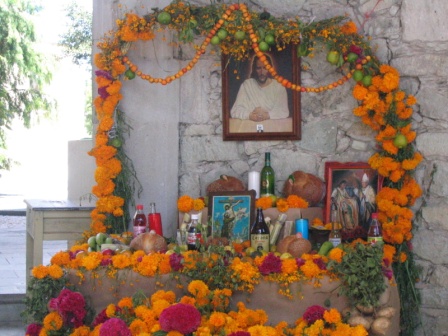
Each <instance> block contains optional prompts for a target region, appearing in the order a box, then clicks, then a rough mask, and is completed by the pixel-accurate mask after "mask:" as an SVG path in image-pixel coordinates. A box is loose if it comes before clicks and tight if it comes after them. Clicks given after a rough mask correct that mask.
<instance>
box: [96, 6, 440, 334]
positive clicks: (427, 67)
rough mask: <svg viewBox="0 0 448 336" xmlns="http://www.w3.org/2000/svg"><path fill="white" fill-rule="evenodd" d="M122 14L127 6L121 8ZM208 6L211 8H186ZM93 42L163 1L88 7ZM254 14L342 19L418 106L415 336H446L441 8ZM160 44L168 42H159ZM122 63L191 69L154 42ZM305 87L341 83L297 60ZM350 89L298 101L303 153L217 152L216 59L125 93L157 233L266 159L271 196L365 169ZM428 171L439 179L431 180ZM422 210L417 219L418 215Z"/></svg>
mask: <svg viewBox="0 0 448 336" xmlns="http://www.w3.org/2000/svg"><path fill="white" fill-rule="evenodd" d="M119 3H121V4H123V5H124V6H123V7H119V6H118V4H119ZM191 3H192V4H199V5H209V4H210V2H209V1H208V0H202V1H191ZM94 4H95V10H94V15H95V16H94V24H95V36H96V38H99V37H100V36H102V34H103V33H104V32H106V31H107V30H109V29H111V28H112V27H113V20H114V19H115V18H117V17H120V14H122V13H123V12H124V11H125V10H131V9H133V10H135V11H136V12H137V13H139V14H142V13H145V10H148V11H149V10H150V9H149V8H147V7H157V6H158V7H164V5H167V4H168V2H167V1H159V2H158V1H151V4H150V5H147V6H146V7H145V5H144V4H142V3H141V2H137V1H130V0H129V1H124V0H123V1H120V2H119V1H114V2H110V1H108V0H103V1H94ZM250 6H251V8H252V9H254V10H259V11H261V10H263V9H266V10H267V11H269V12H271V13H272V14H273V15H276V16H283V17H290V18H293V17H295V16H299V17H300V18H301V20H302V21H305V22H306V21H311V20H313V19H316V20H321V19H324V18H330V17H334V16H337V15H345V14H348V15H349V16H350V17H351V18H352V19H353V20H354V21H355V22H356V23H357V25H358V27H360V29H364V33H365V34H366V35H368V36H369V37H370V38H371V44H372V46H374V47H375V50H376V54H377V56H378V57H379V59H380V60H381V61H382V62H383V63H387V64H391V65H393V66H394V67H396V68H397V69H398V70H399V71H400V73H401V75H402V78H401V87H402V88H403V89H404V90H406V91H407V92H408V93H410V94H414V95H416V97H417V99H418V101H419V105H418V106H417V107H416V109H415V115H414V127H415V128H416V130H417V132H418V138H417V149H418V150H419V151H420V152H421V153H422V154H423V155H424V157H425V161H424V163H423V164H422V165H420V166H419V168H418V169H417V171H416V177H417V180H418V181H419V183H420V184H421V185H422V186H423V188H424V190H425V191H426V192H425V195H424V197H422V198H421V199H420V200H419V202H417V204H416V206H415V209H414V210H415V211H416V212H417V211H418V210H422V211H421V216H420V217H418V218H417V220H416V222H415V227H416V231H415V238H414V241H413V244H414V247H415V253H416V257H417V260H418V263H419V264H420V265H421V266H422V267H423V273H422V281H421V283H420V284H419V290H420V292H421V294H422V298H423V303H422V318H423V323H424V327H423V328H422V329H421V330H420V331H419V334H421V335H423V334H424V333H423V330H425V334H426V335H447V332H446V330H448V320H447V319H446V316H448V304H447V302H448V280H447V279H448V267H447V260H448V244H446V242H447V239H448V226H447V224H446V220H445V216H446V211H447V209H448V205H447V200H448V186H447V183H446V173H447V172H448V150H447V149H446V148H447V147H446V143H447V142H448V131H447V130H448V122H447V120H446V119H447V118H446V115H447V106H448V93H447V92H448V91H447V86H448V85H447V80H446V78H447V71H448V70H447V69H448V66H447V62H448V36H447V29H446V25H447V24H446V17H447V14H448V2H446V0H425V1H423V0H422V1H416V0H362V1H361V0H283V1H270V0H254V1H251V2H250ZM164 36H165V37H166V38H167V40H170V38H171V35H170V34H168V33H164ZM134 48H135V49H133V50H131V52H130V55H131V57H132V59H133V60H134V62H136V63H137V64H138V65H139V66H140V67H141V68H142V69H143V70H144V71H145V72H146V71H148V72H151V74H153V75H163V76H165V75H166V74H168V73H170V72H172V71H177V69H178V68H179V67H182V65H183V64H185V63H187V62H188V60H189V59H191V55H192V53H191V48H190V47H188V46H185V47H182V49H181V51H182V54H180V52H179V49H172V48H171V47H169V46H168V45H167V44H166V42H165V41H161V40H160V38H158V40H156V41H154V42H149V43H147V44H143V43H137V44H136V46H135V47H134ZM303 62H304V63H303V65H305V66H306V67H307V69H308V70H304V71H303V72H302V84H303V85H305V86H320V85H324V84H326V83H330V82H333V81H334V80H335V79H337V78H339V77H340V74H339V73H336V72H335V69H334V67H332V66H330V65H329V64H328V63H327V62H325V56H324V55H323V54H318V55H317V56H316V57H315V58H313V59H309V58H306V59H304V60H303ZM351 89H352V87H351V84H347V85H344V86H342V87H339V88H337V89H336V90H333V91H329V92H325V93H321V94H303V95H302V111H301V113H302V120H303V122H302V140H301V141H261V142H256V141H244V142H242V141H240V142H238V141H229V142H223V141H222V123H221V119H222V117H221V69H220V59H219V56H218V55H215V56H213V55H211V54H210V53H207V54H206V55H204V57H203V58H201V60H200V61H199V62H198V64H197V66H196V67H195V68H194V69H193V70H192V71H191V72H189V73H188V74H187V75H186V76H184V77H182V79H181V80H180V81H175V82H174V83H172V84H170V85H167V86H166V87H162V86H160V85H150V84H147V83H144V82H142V81H141V80H140V79H137V80H134V81H132V82H129V83H125V85H124V91H123V93H124V96H125V99H124V101H123V104H122V108H123V110H124V111H125V112H126V113H127V114H128V115H129V116H130V117H131V118H132V121H133V126H134V131H133V133H132V135H131V138H130V139H129V141H128V145H127V150H128V153H129V155H130V157H131V158H132V159H133V161H134V164H135V166H136V169H137V173H138V174H139V179H140V181H141V182H142V183H143V187H144V193H143V194H142V197H141V201H142V202H143V203H144V204H149V202H151V201H155V202H156V203H157V206H158V208H159V209H160V210H161V211H162V216H163V219H164V229H165V230H166V232H173V230H174V226H175V224H176V221H175V211H176V200H177V197H178V196H180V195H183V194H189V195H191V196H193V197H197V196H200V195H204V193H205V189H206V187H207V185H208V184H209V183H210V182H211V181H213V180H215V179H217V178H218V177H219V175H220V174H228V175H232V176H236V177H239V178H240V179H242V180H243V181H247V174H248V172H249V171H250V170H261V167H262V165H263V153H264V152H265V151H270V152H271V161H272V165H273V167H274V169H275V170H276V177H277V183H276V188H277V192H278V193H279V194H280V193H281V191H282V189H283V184H284V181H285V179H286V178H287V177H288V175H289V174H290V173H291V172H293V171H295V170H303V171H306V172H309V173H313V174H315V175H317V176H319V177H321V178H322V179H323V178H324V165H325V162H327V161H343V162H349V161H367V159H368V158H369V157H370V155H371V154H372V153H373V152H374V148H375V142H374V140H373V133H372V131H371V130H370V129H369V128H367V127H365V126H364V125H363V124H362V123H361V122H360V121H359V119H357V118H356V117H354V116H353V115H352V109H353V107H354V106H356V102H355V101H354V99H353V98H352V96H351ZM436 166H437V171H435V170H433V168H434V167H436ZM423 204H424V205H425V206H424V207H422V205H423Z"/></svg>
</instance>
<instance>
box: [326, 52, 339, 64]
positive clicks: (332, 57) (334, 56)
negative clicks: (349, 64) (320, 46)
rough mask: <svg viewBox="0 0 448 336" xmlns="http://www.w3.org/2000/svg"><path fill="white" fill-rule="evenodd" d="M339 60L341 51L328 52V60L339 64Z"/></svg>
mask: <svg viewBox="0 0 448 336" xmlns="http://www.w3.org/2000/svg"><path fill="white" fill-rule="evenodd" d="M338 61H339V52H337V51H335V50H332V51H330V52H328V54H327V62H328V63H330V64H333V65H336V64H338Z"/></svg>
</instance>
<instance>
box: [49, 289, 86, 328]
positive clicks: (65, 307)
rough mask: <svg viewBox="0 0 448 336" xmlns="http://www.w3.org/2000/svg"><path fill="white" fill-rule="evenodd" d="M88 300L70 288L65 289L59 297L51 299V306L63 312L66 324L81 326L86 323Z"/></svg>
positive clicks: (60, 312)
mask: <svg viewBox="0 0 448 336" xmlns="http://www.w3.org/2000/svg"><path fill="white" fill-rule="evenodd" d="M85 305H86V301H85V300H84V296H82V294H81V293H79V292H72V291H71V290H70V289H63V290H62V291H61V292H60V293H59V296H58V297H57V298H54V299H51V300H50V302H49V308H50V309H52V310H56V311H57V312H59V314H61V316H62V318H63V320H64V324H68V325H69V326H74V327H75V328H77V327H80V326H82V325H83V324H84V318H85V317H86V314H87V312H86V310H85V308H84V307H85Z"/></svg>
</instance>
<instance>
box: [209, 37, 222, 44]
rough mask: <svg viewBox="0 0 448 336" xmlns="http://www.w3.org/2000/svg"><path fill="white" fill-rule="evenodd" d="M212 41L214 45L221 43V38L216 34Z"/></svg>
mask: <svg viewBox="0 0 448 336" xmlns="http://www.w3.org/2000/svg"><path fill="white" fill-rule="evenodd" d="M210 43H211V44H213V45H218V44H220V43H221V39H220V38H219V37H218V36H216V35H215V36H213V37H212V38H211V40H210Z"/></svg>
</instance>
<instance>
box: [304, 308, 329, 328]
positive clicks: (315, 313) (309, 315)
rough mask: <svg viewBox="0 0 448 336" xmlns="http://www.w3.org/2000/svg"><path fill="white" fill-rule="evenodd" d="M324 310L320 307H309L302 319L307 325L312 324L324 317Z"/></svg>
mask: <svg viewBox="0 0 448 336" xmlns="http://www.w3.org/2000/svg"><path fill="white" fill-rule="evenodd" d="M325 311H326V309H325V308H324V307H322V306H318V305H315V306H310V307H308V308H307V309H306V310H305V312H304V313H303V319H304V320H305V321H307V322H308V324H313V323H314V322H316V321H317V320H321V319H323V317H324V312H325Z"/></svg>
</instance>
